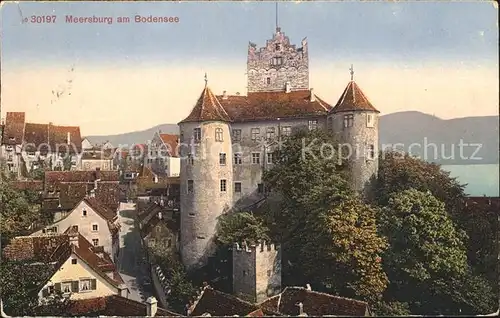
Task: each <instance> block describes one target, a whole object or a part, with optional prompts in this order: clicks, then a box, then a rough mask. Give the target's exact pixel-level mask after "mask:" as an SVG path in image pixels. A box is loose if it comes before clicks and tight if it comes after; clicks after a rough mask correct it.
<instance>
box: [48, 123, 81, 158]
mask: <svg viewBox="0 0 500 318" xmlns="http://www.w3.org/2000/svg"><path fill="white" fill-rule="evenodd" d="M68 137H69V140H68ZM49 144H50V149H51V151H52V152H55V151H59V152H66V151H67V150H69V152H70V153H74V152H75V151H76V152H81V150H82V137H81V135H80V127H74V126H55V125H52V124H49Z"/></svg>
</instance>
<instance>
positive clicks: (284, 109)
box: [217, 90, 331, 122]
mask: <svg viewBox="0 0 500 318" xmlns="http://www.w3.org/2000/svg"><path fill="white" fill-rule="evenodd" d="M311 94H313V93H312V92H311V91H310V90H297V91H292V92H289V93H286V92H253V93H248V95H247V96H241V95H233V96H227V97H224V96H217V99H218V100H219V102H220V103H221V105H222V107H223V108H224V109H225V110H226V111H227V113H228V114H229V116H230V117H231V119H232V121H233V122H245V121H256V120H276V119H277V118H305V117H312V116H323V115H326V114H327V112H328V111H329V110H330V109H331V106H330V105H329V104H328V103H326V102H325V101H323V100H322V99H321V98H319V97H318V96H316V95H314V99H313V100H312V101H311Z"/></svg>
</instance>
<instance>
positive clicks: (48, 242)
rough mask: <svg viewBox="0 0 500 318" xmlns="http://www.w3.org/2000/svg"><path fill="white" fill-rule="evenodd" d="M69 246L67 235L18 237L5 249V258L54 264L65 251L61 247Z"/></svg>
mask: <svg viewBox="0 0 500 318" xmlns="http://www.w3.org/2000/svg"><path fill="white" fill-rule="evenodd" d="M68 244H69V240H68V236H67V235H44V236H18V237H15V238H13V239H12V240H11V242H10V244H9V245H7V246H6V247H5V248H4V250H3V256H4V257H5V258H6V259H9V260H13V261H27V260H33V261H42V262H52V261H56V260H58V257H59V256H60V254H61V253H62V252H63V251H64V249H63V248H60V247H61V245H68ZM56 251H57V253H56ZM56 256H57V257H56ZM67 257H69V255H68V256H67ZM67 257H66V258H67Z"/></svg>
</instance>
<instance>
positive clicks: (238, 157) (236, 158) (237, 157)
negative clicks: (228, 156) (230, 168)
mask: <svg viewBox="0 0 500 318" xmlns="http://www.w3.org/2000/svg"><path fill="white" fill-rule="evenodd" d="M242 157H243V154H242V153H241V152H237V153H235V154H234V164H235V165H241V163H242V162H243V160H242Z"/></svg>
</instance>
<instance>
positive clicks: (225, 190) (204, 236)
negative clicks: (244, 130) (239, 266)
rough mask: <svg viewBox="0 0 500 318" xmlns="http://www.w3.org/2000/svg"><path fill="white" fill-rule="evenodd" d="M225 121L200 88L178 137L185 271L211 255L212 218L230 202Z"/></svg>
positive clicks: (214, 100)
mask: <svg viewBox="0 0 500 318" xmlns="http://www.w3.org/2000/svg"><path fill="white" fill-rule="evenodd" d="M229 122H230V118H229V116H228V114H227V113H226V112H225V110H224V109H223V108H222V106H221V105H220V104H219V102H218V101H217V98H216V97H215V95H214V94H213V93H212V91H211V90H210V89H209V88H208V87H207V86H206V85H205V88H204V89H203V92H202V93H201V96H200V97H199V99H198V102H197V103H196V105H195V106H194V108H193V110H192V111H191V113H190V114H189V116H188V117H187V118H186V119H184V120H183V121H181V122H180V123H179V128H180V132H181V137H180V138H181V156H182V157H181V172H180V181H181V241H180V249H181V257H182V261H183V263H184V265H185V266H186V267H187V268H188V269H193V268H198V267H201V266H203V265H205V264H206V262H207V260H208V257H209V256H211V255H212V254H213V253H214V252H215V249H214V248H215V242H214V239H215V238H214V235H215V233H216V226H217V221H218V217H219V216H220V215H221V214H223V213H224V212H226V211H227V210H229V209H230V207H231V205H232V201H233V197H232V194H233V167H232V159H233V154H232V147H231V137H230V133H229Z"/></svg>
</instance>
